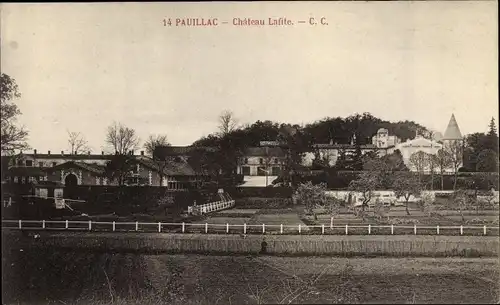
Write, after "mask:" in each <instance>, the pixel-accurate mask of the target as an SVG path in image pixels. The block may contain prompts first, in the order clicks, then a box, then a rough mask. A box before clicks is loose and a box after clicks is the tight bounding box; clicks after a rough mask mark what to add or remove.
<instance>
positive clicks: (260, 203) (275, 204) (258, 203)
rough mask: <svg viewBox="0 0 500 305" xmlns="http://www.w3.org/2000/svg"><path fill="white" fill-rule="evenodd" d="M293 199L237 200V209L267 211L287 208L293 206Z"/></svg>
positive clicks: (252, 198)
mask: <svg viewBox="0 0 500 305" xmlns="http://www.w3.org/2000/svg"><path fill="white" fill-rule="evenodd" d="M292 204H293V202H292V199H291V198H260V197H250V198H240V199H236V207H239V208H247V209H248V208H252V209H266V208H272V209H277V208H286V207H290V206H292Z"/></svg>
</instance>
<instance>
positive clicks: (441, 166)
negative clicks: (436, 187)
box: [434, 149, 451, 190]
mask: <svg viewBox="0 0 500 305" xmlns="http://www.w3.org/2000/svg"><path fill="white" fill-rule="evenodd" d="M434 158H435V162H436V167H437V169H438V170H439V174H440V176H441V190H444V174H445V172H446V170H447V169H448V168H449V167H450V165H451V157H450V154H449V153H448V152H447V151H446V150H445V149H440V150H438V151H437V153H436V155H435V157H434Z"/></svg>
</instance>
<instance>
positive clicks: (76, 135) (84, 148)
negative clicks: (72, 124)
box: [67, 130, 90, 155]
mask: <svg viewBox="0 0 500 305" xmlns="http://www.w3.org/2000/svg"><path fill="white" fill-rule="evenodd" d="M67 132H68V145H69V149H70V151H71V153H72V154H75V155H76V154H78V153H81V152H90V147H89V146H88V142H87V140H86V139H85V136H84V135H83V134H81V133H80V132H75V131H69V130H68V131H67Z"/></svg>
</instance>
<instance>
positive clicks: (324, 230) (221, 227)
mask: <svg viewBox="0 0 500 305" xmlns="http://www.w3.org/2000/svg"><path fill="white" fill-rule="evenodd" d="M9 229H11V230H37V231H40V230H66V231H98V232H99V231H105V232H110V231H112V232H160V233H161V232H165V233H209V232H210V233H231V234H242V233H243V234H247V233H248V234H266V233H270V234H303V233H306V234H319V233H320V232H321V234H330V235H331V234H336V235H338V234H345V235H348V234H351V233H352V234H355V235H394V234H396V233H398V234H399V235H402V234H403V235H409V234H411V235H417V234H418V232H419V231H420V232H421V231H422V230H425V231H424V232H423V234H422V235H471V234H472V235H478V234H479V235H488V233H490V235H498V230H499V227H498V226H486V225H484V226H463V225H462V226H440V225H436V226H417V225H413V226H405V225H371V224H369V225H355V226H353V225H351V226H350V225H347V224H346V225H342V226H334V225H330V226H327V225H315V226H306V225H303V224H298V225H284V224H279V225H277V224H272V225H270V224H246V223H244V224H229V223H226V224H209V223H184V222H182V223H168V222H137V221H136V222H116V221H112V222H109V221H108V222H105V221H91V220H89V221H69V220H2V230H9ZM374 229H376V230H379V232H374ZM380 230H384V231H380ZM389 232H390V233H389ZM421 233H422V232H421ZM491 233H493V234H491Z"/></svg>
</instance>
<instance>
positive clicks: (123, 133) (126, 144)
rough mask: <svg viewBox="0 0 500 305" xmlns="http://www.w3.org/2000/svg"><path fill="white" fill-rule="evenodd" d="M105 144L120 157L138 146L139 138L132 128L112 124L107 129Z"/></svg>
mask: <svg viewBox="0 0 500 305" xmlns="http://www.w3.org/2000/svg"><path fill="white" fill-rule="evenodd" d="M106 143H107V144H108V145H109V146H110V147H111V148H113V149H114V151H115V153H118V154H120V155H125V154H129V153H130V152H131V151H133V150H135V149H137V147H138V146H139V137H138V136H137V134H136V132H135V130H134V129H132V128H128V127H126V126H124V125H122V124H121V123H116V122H115V123H113V124H112V125H110V126H109V127H108V131H107V134H106Z"/></svg>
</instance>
